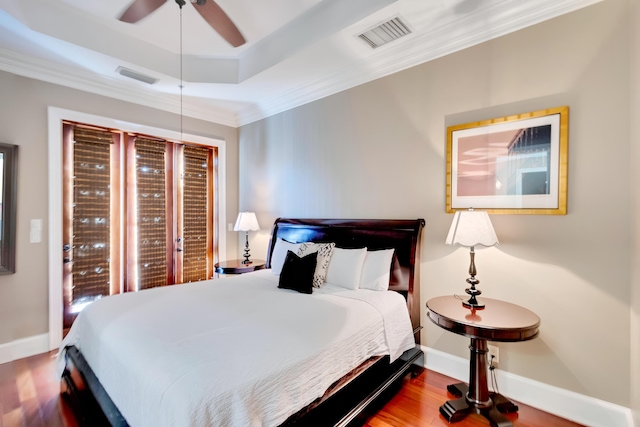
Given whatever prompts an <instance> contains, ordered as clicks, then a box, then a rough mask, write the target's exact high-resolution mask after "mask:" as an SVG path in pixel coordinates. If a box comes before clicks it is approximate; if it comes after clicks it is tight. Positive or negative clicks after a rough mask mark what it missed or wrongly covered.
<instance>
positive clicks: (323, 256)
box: [297, 242, 336, 288]
mask: <svg viewBox="0 0 640 427" xmlns="http://www.w3.org/2000/svg"><path fill="white" fill-rule="evenodd" d="M335 247H336V244H335V243H312V242H305V243H300V249H298V254H297V255H298V256H299V257H303V256H306V255H309V254H312V253H314V252H317V253H318V261H317V264H316V273H315V274H314V275H313V287H314V288H319V287H321V286H322V285H324V282H325V279H326V277H327V269H328V268H329V261H330V260H331V254H332V253H333V249H334V248H335Z"/></svg>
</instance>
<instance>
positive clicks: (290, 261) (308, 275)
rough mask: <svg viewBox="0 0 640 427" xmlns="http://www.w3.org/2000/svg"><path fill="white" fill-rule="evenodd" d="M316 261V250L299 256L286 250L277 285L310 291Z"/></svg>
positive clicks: (308, 292) (311, 289)
mask: <svg viewBox="0 0 640 427" xmlns="http://www.w3.org/2000/svg"><path fill="white" fill-rule="evenodd" d="M317 262H318V253H317V252H313V253H311V254H309V255H306V256H303V257H302V258H301V257H299V256H298V255H296V254H294V253H293V252H291V251H287V256H286V257H285V259H284V264H282V271H281V272H280V281H279V282H278V287H279V288H281V289H292V290H294V291H298V292H300V293H303V294H310V293H312V292H313V275H314V273H315V272H316V264H317Z"/></svg>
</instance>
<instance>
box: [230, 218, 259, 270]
mask: <svg viewBox="0 0 640 427" xmlns="http://www.w3.org/2000/svg"><path fill="white" fill-rule="evenodd" d="M257 230H260V225H258V219H257V218H256V214H255V213H254V212H240V213H239V214H238V219H237V220H236V225H235V226H234V227H233V231H244V232H245V244H244V261H242V263H243V264H251V261H250V260H249V256H250V254H249V231H257Z"/></svg>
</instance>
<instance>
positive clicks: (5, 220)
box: [0, 143, 18, 275]
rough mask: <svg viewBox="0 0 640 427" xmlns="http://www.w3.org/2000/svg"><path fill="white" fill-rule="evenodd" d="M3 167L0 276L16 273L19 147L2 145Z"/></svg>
mask: <svg viewBox="0 0 640 427" xmlns="http://www.w3.org/2000/svg"><path fill="white" fill-rule="evenodd" d="M0 155H1V156H2V160H3V162H2V163H3V167H2V182H0V188H1V189H2V197H1V200H0V203H2V204H1V205H0V208H1V213H0V219H1V221H2V223H1V225H0V233H1V234H0V275H2V274H13V273H15V272H16V213H17V209H16V205H17V198H18V194H17V189H18V185H17V181H18V179H17V169H18V146H17V145H13V144H3V143H0Z"/></svg>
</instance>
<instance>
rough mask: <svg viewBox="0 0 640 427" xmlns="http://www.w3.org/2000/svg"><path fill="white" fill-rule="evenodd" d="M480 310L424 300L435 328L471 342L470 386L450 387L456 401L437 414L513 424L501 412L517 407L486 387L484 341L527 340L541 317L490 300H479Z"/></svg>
mask: <svg viewBox="0 0 640 427" xmlns="http://www.w3.org/2000/svg"><path fill="white" fill-rule="evenodd" d="M480 299H481V300H482V302H483V303H484V304H485V308H484V309H482V310H472V309H470V308H466V307H464V306H463V305H462V300H461V299H460V298H458V297H456V296H454V295H450V296H442V297H436V298H432V299H430V300H429V301H427V309H428V310H429V311H428V316H429V319H431V321H432V322H433V323H435V324H436V325H438V326H440V327H441V328H444V329H446V330H448V331H451V332H455V333H456V334H460V335H464V336H466V337H469V338H470V339H471V344H470V345H469V351H470V360H469V368H470V369H469V385H468V386H467V385H466V384H464V383H460V384H452V385H450V386H448V387H447V389H448V390H449V392H451V393H452V394H453V395H455V396H462V397H459V398H458V399H454V400H449V401H447V402H445V404H444V405H442V406H440V413H441V414H442V415H443V416H444V417H445V419H446V420H447V421H449V422H450V423H455V422H456V421H460V420H462V419H463V418H464V417H466V416H467V414H468V413H470V412H475V413H477V414H481V415H483V416H484V417H485V418H487V419H488V420H489V421H490V422H491V425H492V426H495V427H509V426H512V425H513V424H512V423H511V421H509V420H508V419H507V418H506V417H505V416H504V415H502V414H501V412H515V411H517V409H518V407H517V406H515V405H514V404H513V403H512V402H510V401H509V400H508V399H506V398H505V397H504V396H502V395H500V394H498V393H489V387H488V385H487V352H488V350H487V341H501V342H514V341H526V340H530V339H533V338H535V337H537V336H538V327H539V326H540V318H539V317H538V316H537V315H536V314H535V313H533V312H532V311H529V310H527V309H526V308H524V307H521V306H519V305H516V304H512V303H509V302H505V301H500V300H496V299H491V298H480Z"/></svg>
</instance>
